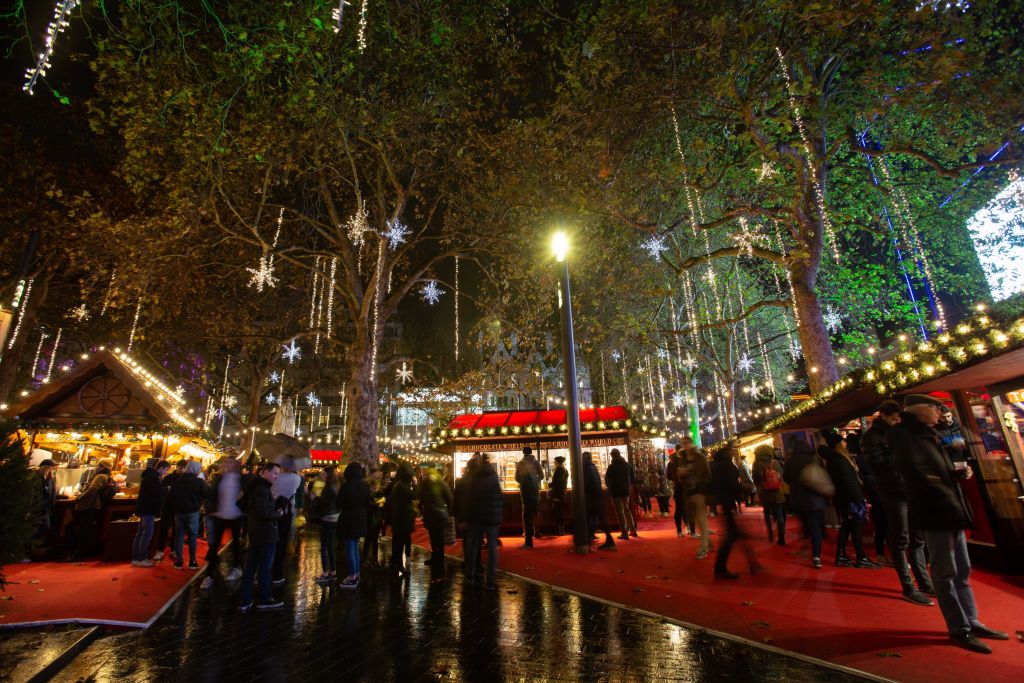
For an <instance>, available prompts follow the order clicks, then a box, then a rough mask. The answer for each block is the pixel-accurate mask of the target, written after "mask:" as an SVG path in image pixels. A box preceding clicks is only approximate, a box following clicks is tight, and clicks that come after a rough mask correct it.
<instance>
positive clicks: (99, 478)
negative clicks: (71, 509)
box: [75, 467, 110, 510]
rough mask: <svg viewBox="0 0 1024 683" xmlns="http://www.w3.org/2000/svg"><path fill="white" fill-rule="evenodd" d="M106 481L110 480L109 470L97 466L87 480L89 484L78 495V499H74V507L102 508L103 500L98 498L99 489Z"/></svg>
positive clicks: (83, 508) (77, 508) (86, 508)
mask: <svg viewBox="0 0 1024 683" xmlns="http://www.w3.org/2000/svg"><path fill="white" fill-rule="evenodd" d="M108 481H110V470H108V469H107V468H105V467H100V468H97V470H96V474H94V475H93V477H92V479H90V480H89V485H88V486H87V487H86V488H85V491H83V492H82V494H81V495H80V496H78V500H77V501H75V509H76V510H99V509H100V508H102V507H103V501H102V500H101V499H100V491H101V490H102V489H103V488H104V487H105V486H106V485H107V482H108Z"/></svg>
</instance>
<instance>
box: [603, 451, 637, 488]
mask: <svg viewBox="0 0 1024 683" xmlns="http://www.w3.org/2000/svg"><path fill="white" fill-rule="evenodd" d="M633 481H634V476H633V467H632V466H631V465H630V464H629V463H628V462H626V459H625V458H623V457H622V456H621V455H619V456H613V457H612V461H611V463H610V464H609V465H608V471H607V472H605V475H604V483H605V484H606V485H607V486H608V495H610V496H611V497H612V498H628V497H629V487H630V486H631V485H632V484H633Z"/></svg>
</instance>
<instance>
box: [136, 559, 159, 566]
mask: <svg viewBox="0 0 1024 683" xmlns="http://www.w3.org/2000/svg"><path fill="white" fill-rule="evenodd" d="M134 564H135V566H136V567H155V566H156V563H155V562H153V561H152V560H139V561H138V562H135V563H134Z"/></svg>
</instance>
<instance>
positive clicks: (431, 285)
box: [420, 280, 444, 306]
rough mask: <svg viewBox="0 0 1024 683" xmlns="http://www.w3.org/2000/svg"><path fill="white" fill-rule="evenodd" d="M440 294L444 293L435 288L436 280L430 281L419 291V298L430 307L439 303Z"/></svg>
mask: <svg viewBox="0 0 1024 683" xmlns="http://www.w3.org/2000/svg"><path fill="white" fill-rule="evenodd" d="M442 294H444V291H443V290H442V289H441V288H440V287H438V286H437V281H436V280H430V281H429V282H427V284H425V285H423V287H422V288H421V289H420V298H422V299H423V301H424V302H425V303H427V304H428V305H430V306H433V305H434V304H436V303H437V302H438V301H440V300H441V295H442Z"/></svg>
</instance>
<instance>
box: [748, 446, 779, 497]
mask: <svg viewBox="0 0 1024 683" xmlns="http://www.w3.org/2000/svg"><path fill="white" fill-rule="evenodd" d="M769 468H770V469H773V470H775V471H776V472H778V473H779V478H780V479H781V478H782V466H781V465H779V463H778V462H777V461H776V460H775V458H773V457H772V456H770V455H758V456H757V457H755V458H754V470H753V473H752V476H753V478H754V486H756V487H757V497H758V500H760V501H761V505H775V504H778V503H785V502H786V495H785V494H784V493H783V492H782V487H779V488H777V489H775V490H774V491H766V490H765V488H764V473H765V470H767V469H769Z"/></svg>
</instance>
